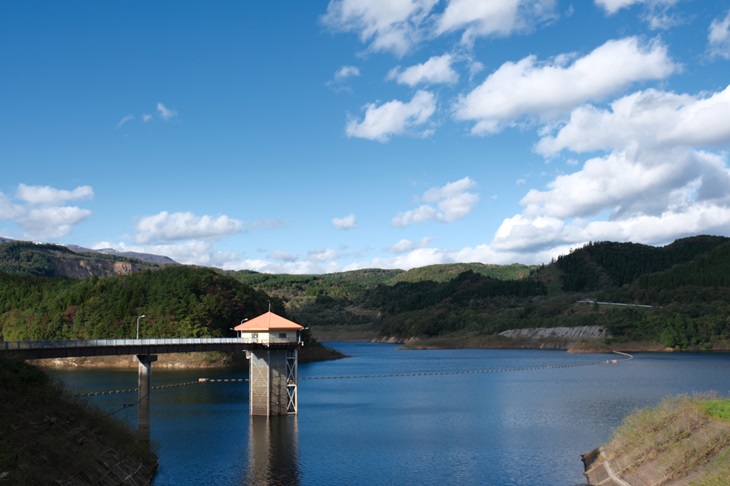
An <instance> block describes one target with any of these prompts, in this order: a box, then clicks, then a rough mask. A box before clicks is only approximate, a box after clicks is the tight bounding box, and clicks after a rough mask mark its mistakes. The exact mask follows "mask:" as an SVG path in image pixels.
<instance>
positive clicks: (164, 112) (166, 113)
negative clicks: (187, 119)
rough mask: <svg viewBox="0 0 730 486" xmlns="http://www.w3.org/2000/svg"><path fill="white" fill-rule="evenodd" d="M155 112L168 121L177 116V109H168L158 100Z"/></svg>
mask: <svg viewBox="0 0 730 486" xmlns="http://www.w3.org/2000/svg"><path fill="white" fill-rule="evenodd" d="M157 113H158V114H159V115H160V118H162V119H163V120H165V121H168V120H170V119H172V118H175V117H176V116H177V111H175V110H173V109H170V108H168V107H166V106H165V105H163V104H162V103H159V102H158V103H157Z"/></svg>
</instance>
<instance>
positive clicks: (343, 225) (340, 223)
mask: <svg viewBox="0 0 730 486" xmlns="http://www.w3.org/2000/svg"><path fill="white" fill-rule="evenodd" d="M332 224H333V225H334V226H335V228H337V229H341V230H348V229H352V228H355V227H356V226H357V219H356V218H355V215H354V214H352V213H350V214H348V215H347V216H345V217H344V218H333V219H332Z"/></svg>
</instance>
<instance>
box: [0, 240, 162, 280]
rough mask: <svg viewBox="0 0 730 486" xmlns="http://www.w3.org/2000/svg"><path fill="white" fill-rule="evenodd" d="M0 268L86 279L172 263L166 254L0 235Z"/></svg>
mask: <svg viewBox="0 0 730 486" xmlns="http://www.w3.org/2000/svg"><path fill="white" fill-rule="evenodd" d="M2 240H3V241H2V242H0V271H2V272H5V273H9V274H18V275H33V276H38V277H65V278H73V279H87V278H91V277H109V276H112V275H127V274H130V273H133V272H137V271H140V270H149V269H159V268H161V267H162V266H165V265H170V264H173V265H174V264H176V263H175V262H174V261H173V260H171V259H169V258H167V257H159V256H157V255H146V254H141V253H139V254H135V253H126V254H124V253H119V252H114V253H107V252H104V251H95V250H89V249H86V248H81V247H78V246H63V245H54V244H49V243H32V242H28V241H15V240H9V239H7V238H3V239H2Z"/></svg>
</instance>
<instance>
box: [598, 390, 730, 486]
mask: <svg viewBox="0 0 730 486" xmlns="http://www.w3.org/2000/svg"><path fill="white" fill-rule="evenodd" d="M727 404H728V401H727V400H723V399H720V398H718V397H717V396H713V395H707V396H699V397H693V398H690V397H686V396H681V397H672V398H668V399H665V400H664V401H663V402H662V403H661V404H660V405H658V406H657V407H649V408H645V409H642V410H639V411H638V412H635V413H634V414H632V415H630V416H628V417H627V418H626V419H625V420H624V423H623V424H622V425H621V426H620V427H619V428H618V429H616V431H615V432H614V434H613V437H612V438H611V442H609V443H608V444H606V445H604V446H603V447H602V448H601V449H599V450H596V451H593V452H592V453H589V454H585V455H584V462H585V463H586V477H587V478H588V480H589V483H590V484H599V483H600V484H605V483H603V480H604V479H605V478H606V476H607V475H608V471H610V472H611V473H612V474H613V475H614V476H615V477H617V478H619V479H621V480H622V481H624V482H625V483H626V484H629V485H635V486H639V485H645V484H665V485H668V486H669V485H675V484H676V485H679V484H682V485H685V484H691V485H696V486H721V485H726V484H727V480H728V478H729V477H730V424H728V423H727V422H725V421H724V420H723V419H718V418H717V416H716V412H715V411H716V410H720V411H725V410H727ZM612 484H614V483H612Z"/></svg>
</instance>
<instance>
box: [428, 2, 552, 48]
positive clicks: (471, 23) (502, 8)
mask: <svg viewBox="0 0 730 486" xmlns="http://www.w3.org/2000/svg"><path fill="white" fill-rule="evenodd" d="M555 4H556V1H555V0H491V1H484V0H450V1H449V2H448V5H447V6H446V10H445V11H444V13H443V15H441V16H440V17H439V19H438V21H437V25H436V33H437V34H438V35H442V34H444V33H447V32H451V31H455V30H461V29H464V33H463V35H462V42H463V43H464V44H467V45H471V44H472V43H473V42H474V39H475V38H476V37H483V36H506V35H509V34H511V33H513V32H515V31H522V30H526V29H530V28H532V27H533V26H534V25H536V24H538V23H540V22H543V21H545V20H549V19H552V18H555V16H556V14H555Z"/></svg>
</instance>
